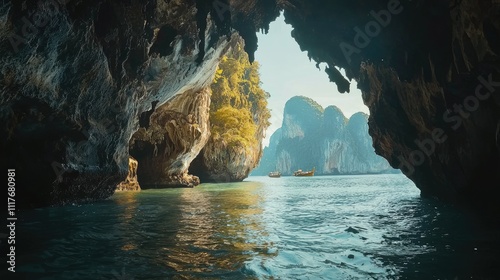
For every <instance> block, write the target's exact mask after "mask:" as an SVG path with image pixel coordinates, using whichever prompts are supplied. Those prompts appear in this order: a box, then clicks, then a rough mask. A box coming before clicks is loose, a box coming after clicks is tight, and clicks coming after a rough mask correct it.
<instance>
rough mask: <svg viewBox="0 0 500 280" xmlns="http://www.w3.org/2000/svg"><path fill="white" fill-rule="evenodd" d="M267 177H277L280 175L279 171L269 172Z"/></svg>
mask: <svg viewBox="0 0 500 280" xmlns="http://www.w3.org/2000/svg"><path fill="white" fill-rule="evenodd" d="M269 177H271V178H279V177H281V172H279V171H273V172H269Z"/></svg>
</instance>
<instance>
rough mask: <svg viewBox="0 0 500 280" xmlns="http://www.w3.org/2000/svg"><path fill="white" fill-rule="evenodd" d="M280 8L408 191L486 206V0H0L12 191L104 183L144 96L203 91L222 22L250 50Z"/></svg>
mask: <svg viewBox="0 0 500 280" xmlns="http://www.w3.org/2000/svg"><path fill="white" fill-rule="evenodd" d="M195 12H196V13H195ZM280 12H283V13H284V17H285V20H286V22H287V23H289V24H291V25H292V26H293V29H294V30H293V37H294V39H295V40H296V42H297V43H298V44H299V45H300V47H301V49H302V50H304V51H307V53H308V55H309V57H310V58H311V59H312V60H314V61H315V62H317V63H323V64H325V65H327V67H326V69H325V72H326V73H325V75H327V76H328V77H329V79H330V80H331V81H332V82H334V83H335V84H336V85H337V87H338V89H339V91H341V92H347V91H348V88H349V84H350V82H351V81H353V80H355V81H356V82H357V83H358V85H359V88H360V89H361V90H362V92H363V98H364V102H365V104H366V105H367V106H368V107H369V109H370V119H369V127H370V135H371V136H372V137H373V141H374V143H373V144H374V147H375V150H376V152H377V153H378V154H379V155H381V156H383V157H384V158H386V159H387V160H388V161H389V162H390V164H391V165H392V166H393V167H394V168H400V169H402V170H403V172H405V173H406V175H407V176H408V178H410V179H411V180H412V181H414V182H415V184H416V185H417V187H418V188H419V189H420V190H421V192H422V195H423V196H425V197H435V198H438V199H441V200H445V201H450V202H454V203H460V204H464V205H468V206H471V207H472V208H474V209H478V210H481V211H483V212H484V213H488V214H499V213H500V206H499V204H498V203H497V199H496V198H495V197H496V196H495V191H496V189H497V187H498V182H499V179H500V177H499V176H500V175H499V174H500V173H499V172H498V171H499V170H500V160H499V159H500V146H499V142H500V141H499V138H500V134H499V131H500V129H499V127H500V116H499V112H500V110H499V108H498V107H499V102H500V101H499V96H498V86H499V83H498V82H496V81H497V80H499V79H500V77H499V62H498V61H499V60H498V55H499V54H498V52H499V50H498V47H499V43H498V41H499V38H500V23H499V21H498V18H499V17H498V16H499V13H500V6H499V3H498V2H497V1H493V0H490V1H482V2H481V3H476V2H474V1H471V0H470V1H469V0H463V1H445V0H442V1H427V0H419V1H403V0H401V1H398V0H390V1H386V0H384V1H381V0H380V1H361V0H359V1H350V2H343V1H319V0H318V1H300V0H289V1H286V0H285V1H219V0H215V1H193V2H192V3H191V2H190V1H187V2H183V3H177V2H174V1H170V2H168V1H167V2H162V1H146V3H143V2H141V1H135V0H132V1H126V2H119V1H111V0H108V1H91V2H88V1H87V2H85V3H82V2H79V1H52V2H51V3H45V4H43V3H39V4H38V5H34V4H33V5H32V4H28V2H27V1H7V2H5V3H4V4H2V7H1V10H0V13H1V15H2V17H1V19H2V20H1V23H0V24H1V27H0V28H1V30H2V33H3V34H5V36H3V38H2V43H1V45H0V50H1V54H2V55H1V57H2V71H1V73H2V74H1V75H2V94H1V97H0V98H1V106H0V111H1V113H2V114H1V120H2V121H1V123H2V130H3V133H4V135H7V137H3V138H2V142H1V146H2V150H3V152H2V167H3V168H9V167H12V166H15V167H16V168H17V169H18V170H19V172H22V173H23V175H20V176H19V177H20V182H19V184H21V185H25V186H27V187H26V189H23V190H22V191H23V192H24V193H25V194H23V195H22V196H21V197H20V200H21V202H20V203H21V204H22V205H24V206H26V207H34V206H46V205H54V204H64V203H68V202H72V201H92V200H96V199H102V198H105V197H108V196H109V195H111V194H112V193H113V191H114V188H115V187H116V184H117V183H118V182H120V180H123V179H124V178H125V177H126V173H127V169H128V168H127V159H128V143H129V140H130V138H131V136H132V134H133V133H135V132H136V131H137V130H138V128H139V127H140V126H141V125H142V126H144V124H146V126H147V122H145V121H144V120H143V118H144V116H146V115H147V114H149V113H148V111H149V110H152V109H151V104H153V102H158V103H159V104H160V105H162V104H165V103H166V102H168V101H169V100H171V99H172V98H173V97H174V96H175V95H177V94H179V93H180V92H184V91H193V92H198V91H199V90H201V89H203V88H204V87H205V86H206V85H207V83H208V82H209V81H210V79H211V76H212V73H213V71H214V69H215V67H216V65H217V61H218V58H219V57H220V55H221V53H223V52H224V49H225V48H227V46H228V44H229V42H230V38H231V36H232V34H233V33H234V32H238V33H239V35H240V36H242V37H243V39H244V40H245V50H246V51H247V52H248V54H249V57H250V59H253V57H254V52H255V51H256V49H257V46H258V44H257V36H256V32H257V31H259V30H263V31H264V32H265V31H266V30H267V29H268V28H269V23H270V22H271V21H273V20H275V19H276V18H277V17H278V16H279V14H280ZM41 14H46V17H45V18H44V17H41V16H40V15H41ZM43 19H45V20H43ZM124 23H127V24H124ZM75 48H77V49H80V50H81V51H80V52H79V53H78V54H74V53H70V50H71V49H75ZM339 69H343V70H345V73H346V75H345V76H344V75H342V74H341V73H340V71H339ZM346 94H348V93H346ZM26 104H27V105H26ZM153 107H154V106H153ZM32 108H35V109H34V110H35V111H33V110H31V109H32ZM42 108H43V109H42ZM110 108H111V109H110ZM153 110H154V108H153ZM55 167H57V168H55ZM30 170H36V172H33V173H31V171H30ZM28 174H29V175H28ZM100 178H106V179H105V180H102V179H100ZM37 194H41V195H37Z"/></svg>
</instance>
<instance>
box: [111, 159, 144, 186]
mask: <svg viewBox="0 0 500 280" xmlns="http://www.w3.org/2000/svg"><path fill="white" fill-rule="evenodd" d="M137 165H138V162H137V160H136V159H135V158H133V157H129V158H128V175H127V178H125V181H123V182H121V183H120V184H118V186H116V191H140V190H141V186H140V185H139V181H138V180H137Z"/></svg>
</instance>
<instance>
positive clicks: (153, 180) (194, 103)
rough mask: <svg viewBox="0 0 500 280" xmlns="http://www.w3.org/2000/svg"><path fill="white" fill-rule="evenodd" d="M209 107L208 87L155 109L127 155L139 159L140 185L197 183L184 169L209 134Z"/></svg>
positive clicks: (132, 142)
mask: <svg viewBox="0 0 500 280" xmlns="http://www.w3.org/2000/svg"><path fill="white" fill-rule="evenodd" d="M209 110H210V88H205V89H202V90H201V91H199V92H192V91H187V92H184V93H182V94H179V95H177V96H176V97H174V98H173V99H172V100H170V101H168V102H167V103H165V104H164V105H162V106H161V107H160V108H158V109H157V110H156V111H155V112H154V113H152V115H151V117H150V125H149V127H148V128H147V129H146V128H140V129H139V130H138V131H137V132H136V133H135V134H134V136H133V137H132V140H131V142H130V154H131V155H132V156H134V157H135V158H136V159H137V160H138V161H139V162H140V165H139V168H138V171H137V174H138V177H139V181H140V183H141V185H142V186H143V188H144V187H146V188H152V187H154V188H158V187H182V186H184V187H194V186H196V185H198V184H199V183H200V180H199V178H198V177H196V176H192V175H188V174H187V172H188V168H189V165H190V164H191V162H192V161H193V159H194V158H195V157H196V156H197V155H198V153H199V152H200V151H201V149H202V148H203V147H204V146H205V145H206V143H207V141H208V139H209V137H210V128H209Z"/></svg>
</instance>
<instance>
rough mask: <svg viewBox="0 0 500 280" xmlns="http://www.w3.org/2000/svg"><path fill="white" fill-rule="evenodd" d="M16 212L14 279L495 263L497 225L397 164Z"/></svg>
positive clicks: (479, 272) (440, 273)
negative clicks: (430, 194)
mask: <svg viewBox="0 0 500 280" xmlns="http://www.w3.org/2000/svg"><path fill="white" fill-rule="evenodd" d="M20 217H21V219H20V221H19V222H18V224H19V227H18V229H17V241H16V242H17V246H18V247H17V248H18V250H19V251H18V252H19V253H18V258H17V267H16V268H17V272H16V274H15V276H17V278H20V279H470V278H469V277H471V276H472V277H474V278H473V279H496V277H494V276H495V275H500V269H498V267H500V266H499V265H498V264H499V262H498V261H497V259H499V258H500V255H499V253H500V246H499V245H498V242H497V241H496V240H497V238H498V237H500V235H499V234H498V231H495V230H490V229H487V228H481V227H479V226H478V225H476V224H474V223H473V222H472V219H471V217H469V216H467V215H465V214H463V213H461V212H460V211H459V210H457V209H455V208H453V207H450V206H447V205H443V204H441V203H439V202H437V201H432V200H422V199H421V198H420V197H419V192H418V190H417V189H416V188H415V187H414V185H413V183H412V182H410V181H408V180H407V179H406V178H405V177H404V176H402V175H367V176H326V177H319V176H318V177H302V178H297V177H282V178H267V177H250V178H249V179H247V181H246V182H243V183H235V184H206V185H202V186H200V187H197V188H194V189H166V190H147V191H142V192H140V193H118V194H115V195H114V196H113V197H111V198H110V199H108V200H106V201H102V202H97V203H93V204H87V205H69V206H64V207H53V208H44V209H38V210H29V211H23V212H21V216H20ZM495 273H496V274H495ZM9 276H11V277H12V274H9ZM481 277H483V278H481ZM2 279H5V278H2ZM9 279H10V278H9ZM12 279H15V278H12Z"/></svg>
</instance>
